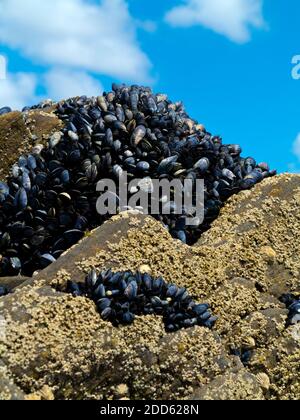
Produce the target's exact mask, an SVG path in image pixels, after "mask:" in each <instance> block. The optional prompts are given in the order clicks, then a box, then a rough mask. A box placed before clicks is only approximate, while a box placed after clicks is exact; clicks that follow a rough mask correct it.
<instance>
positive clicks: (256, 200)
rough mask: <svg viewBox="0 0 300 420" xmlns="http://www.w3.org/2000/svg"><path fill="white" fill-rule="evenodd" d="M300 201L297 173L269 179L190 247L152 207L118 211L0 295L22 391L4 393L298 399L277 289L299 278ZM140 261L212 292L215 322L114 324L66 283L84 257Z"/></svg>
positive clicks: (122, 264)
mask: <svg viewBox="0 0 300 420" xmlns="http://www.w3.org/2000/svg"><path fill="white" fill-rule="evenodd" d="M299 203H300V177H299V176H296V175H282V176H279V177H276V178H273V179H270V180H266V181H264V182H263V183H261V184H260V185H258V186H257V187H255V189H254V190H252V191H249V192H243V193H240V194H239V195H237V196H235V197H233V198H232V199H230V200H229V202H228V204H227V205H226V206H225V207H224V209H223V211H222V214H221V215H220V217H219V218H218V220H217V221H216V222H215V223H214V224H213V226H212V228H211V230H210V231H209V232H207V233H206V234H204V235H203V237H202V238H201V240H200V241H199V243H198V244H197V245H196V246H194V247H188V246H186V245H184V244H182V243H181V242H179V241H176V240H173V239H172V238H171V237H170V236H169V234H168V233H167V231H166V230H165V229H164V228H163V227H162V226H161V225H160V224H159V223H157V222H156V221H154V220H153V219H152V218H151V217H147V216H143V215H139V214H130V213H124V214H121V215H119V216H116V217H114V218H113V219H112V220H110V221H109V222H107V223H106V224H104V225H103V226H102V227H100V228H98V229H96V230H95V231H94V232H92V233H91V234H90V235H88V236H86V237H85V238H84V239H83V240H82V241H81V242H80V243H79V244H78V245H76V246H74V247H73V248H72V249H71V250H69V251H68V252H66V253H65V254H64V255H63V256H62V257H61V258H60V259H59V260H58V261H57V262H55V263H54V264H52V265H51V266H49V267H48V268H47V269H46V270H44V271H42V272H40V273H38V274H37V275H36V276H35V277H34V278H33V279H27V280H26V281H25V282H23V283H22V284H21V285H17V286H18V287H16V288H14V291H13V293H12V294H10V295H8V296H6V297H4V298H1V299H0V319H1V320H2V329H1V332H2V335H1V338H0V358H1V361H2V363H3V366H5V372H6V373H5V375H6V378H10V379H9V380H10V381H12V380H13V382H14V383H13V386H14V387H16V388H15V389H18V390H20V391H19V392H20V393H17V391H13V389H12V390H11V394H10V395H9V392H7V393H6V394H5V396H6V398H17V396H18V397H22V396H23V398H29V399H52V398H62V399H85V398H87V399H99V398H108V399H113V398H114V399H119V398H130V399H136V398H153V399H156V398H157V399H174V398H186V399H298V398H299V397H300V388H299V382H298V372H299V368H300V329H299V325H295V326H292V327H289V328H286V325H285V321H286V316H287V310H286V309H285V307H284V305H282V304H281V303H280V301H279V299H278V298H279V296H280V295H281V294H282V293H284V292H289V291H293V292H297V291H298V292H299V288H300V278H299V277H300V271H299V270H300V263H299V258H298V255H299V251H300V239H299V235H298V232H299V230H300V218H299V212H298V205H299ZM141 266H143V270H145V269H147V270H149V271H151V273H152V274H153V275H162V276H163V277H164V278H165V279H166V280H167V281H170V282H174V283H176V284H178V285H180V286H185V287H187V289H188V291H189V293H190V294H191V295H193V297H194V298H195V300H197V301H200V302H201V301H203V300H206V301H208V302H209V303H211V305H212V308H213V312H214V313H215V314H217V315H218V316H219V321H218V322H217V324H216V326H215V328H214V330H213V331H209V330H207V329H203V328H200V327H195V328H192V329H187V330H181V331H179V332H177V333H174V334H168V333H166V332H165V330H164V326H163V323H162V320H161V319H160V318H159V317H154V316H147V317H138V318H137V319H136V321H135V323H134V324H133V325H131V326H126V327H120V328H114V327H112V326H111V325H110V324H109V323H106V322H104V321H102V320H101V318H100V316H99V314H98V313H97V311H96V309H95V306H94V304H93V302H91V301H89V300H87V299H85V298H73V297H71V296H70V295H67V294H65V293H64V290H65V285H66V281H67V280H68V279H72V280H75V281H80V280H83V279H84V277H85V274H86V273H87V272H88V271H89V269H90V268H91V267H96V268H99V269H100V268H101V269H103V268H113V269H115V270H125V269H132V270H136V269H139V268H140V267H141ZM145 267H147V268H145ZM245 354H246V355H247V357H245ZM241 358H242V360H243V362H244V364H243V363H242V361H241ZM11 386H12V385H11ZM8 389H9V388H8ZM120 390H122V391H121V392H120ZM14 392H15V393H14Z"/></svg>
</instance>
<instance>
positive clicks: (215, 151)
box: [0, 85, 275, 276]
mask: <svg viewBox="0 0 300 420" xmlns="http://www.w3.org/2000/svg"><path fill="white" fill-rule="evenodd" d="M35 108H36V107H35ZM23 111H24V112H27V111H28V108H26V109H24V110H23ZM1 112H2V113H5V112H9V109H6V108H4V109H3V110H2V111H1ZM56 113H57V116H58V117H59V118H60V119H61V120H62V121H63V122H64V128H63V129H62V130H61V132H56V133H54V134H53V135H52V136H51V138H50V139H49V142H48V145H47V147H43V146H42V145H40V144H36V145H35V147H34V148H33V150H32V152H31V154H29V155H27V156H21V157H20V159H19V161H18V162H17V163H16V164H15V165H14V166H13V167H12V169H11V174H10V176H9V178H8V180H7V183H3V182H1V183H0V255H1V262H0V276H6V275H16V274H19V273H22V274H24V275H27V276H31V275H32V274H33V273H34V272H35V271H37V270H40V269H43V268H45V267H47V266H48V265H49V264H51V263H52V262H53V261H55V260H57V259H58V258H59V256H60V255H61V254H62V253H63V252H64V251H65V250H67V249H68V248H70V247H71V246H72V245H74V244H75V243H77V242H78V241H79V240H80V239H81V238H82V237H83V235H84V233H85V231H87V230H90V229H92V228H95V227H97V226H99V225H101V224H102V223H103V222H104V221H105V220H106V219H107V218H108V217H109V216H100V215H99V214H98V213H97V211H96V202H97V199H98V197H99V193H98V192H97V191H96V185H97V182H98V181H99V180H101V179H103V178H110V179H112V180H115V181H116V182H117V181H118V177H119V175H120V174H121V173H122V172H123V171H125V170H126V172H128V177H129V181H130V180H133V179H136V178H139V179H145V185H147V183H148V181H149V179H150V178H151V179H163V178H166V179H168V180H173V179H180V180H182V181H183V180H184V179H190V180H192V182H193V183H195V182H196V179H203V180H204V183H205V207H204V215H205V218H204V222H203V223H201V224H200V220H199V224H196V225H194V226H188V225H187V223H186V218H187V216H189V217H190V215H188V214H186V210H185V208H183V209H182V212H181V214H180V215H179V214H175V211H174V214H173V213H172V214H170V215H164V214H160V215H158V216H155V217H156V218H157V219H158V220H160V221H161V222H162V223H163V224H164V226H165V227H166V228H167V229H168V230H169V232H170V233H171V235H172V236H173V237H174V238H176V239H180V240H181V241H183V242H185V243H187V244H190V245H191V244H194V243H195V242H196V241H197V240H198V239H199V237H200V235H201V234H202V232H204V231H206V230H207V229H208V228H209V227H210V225H211V223H212V221H214V220H215V219H216V217H217V216H218V214H219V212H220V209H221V207H222V205H223V203H224V202H225V201H226V200H227V199H228V197H230V196H231V195H232V194H234V193H237V192H239V191H241V190H243V189H248V188H251V187H253V186H254V185H255V184H256V183H258V182H260V181H262V180H263V179H264V178H267V177H270V176H273V175H274V174H275V171H270V169H269V166H268V165H267V164H266V163H260V164H257V162H256V161H255V160H254V159H253V158H251V157H248V158H242V157H241V152H242V150H241V147H240V146H239V145H235V144H230V145H225V144H223V143H222V139H221V138H220V137H218V136H213V135H211V134H210V133H209V132H207V131H206V129H205V128H204V127H203V126H202V125H201V124H198V123H197V122H196V121H194V120H193V119H191V118H190V117H189V116H188V115H187V113H186V112H185V110H184V107H183V105H182V103H180V102H178V103H172V102H171V101H170V100H169V99H168V97H167V96H166V95H164V94H154V93H153V92H152V91H151V89H150V88H146V87H140V86H131V87H128V86H125V85H121V86H117V85H113V89H112V91H111V92H109V93H104V94H103V96H100V97H93V98H87V97H77V98H72V99H69V100H66V101H63V102H60V103H59V104H57V106H56ZM115 198H116V201H117V200H118V196H117V195H116V197H115ZM172 200H173V197H170V198H169V199H168V202H167V203H166V202H165V197H161V205H168V206H169V207H170V208H171V209H172V207H174V203H173V201H172ZM195 200H196V198H195V197H194V201H195ZM193 204H194V205H196V204H197V203H195V202H194V203H193ZM150 213H151V212H150Z"/></svg>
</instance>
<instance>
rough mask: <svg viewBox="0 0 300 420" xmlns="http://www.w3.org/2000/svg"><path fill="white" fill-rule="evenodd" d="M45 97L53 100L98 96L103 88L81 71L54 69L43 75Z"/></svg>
mask: <svg viewBox="0 0 300 420" xmlns="http://www.w3.org/2000/svg"><path fill="white" fill-rule="evenodd" d="M45 84H46V87H47V95H48V96H49V97H50V98H51V99H53V100H56V101H58V100H61V99H62V98H71V97H73V96H81V95H87V96H98V95H100V94H102V92H103V87H102V85H101V83H100V82H98V81H97V80H96V79H94V78H93V77H91V76H89V75H88V74H87V73H85V72H83V71H74V70H67V69H66V70H62V69H54V70H51V71H50V72H48V73H47V74H46V75H45Z"/></svg>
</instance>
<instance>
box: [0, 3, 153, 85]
mask: <svg viewBox="0 0 300 420" xmlns="http://www.w3.org/2000/svg"><path fill="white" fill-rule="evenodd" d="M136 28H137V23H136V22H135V20H134V19H133V18H132V17H131V15H130V13H129V10H128V6H127V3H126V1H125V0H102V1H100V0H99V4H93V3H91V2H90V1H88V0H51V1H45V0H26V1H24V0H1V2H0V42H1V43H3V44H5V45H7V46H9V47H10V48H13V49H18V50H20V52H21V53H22V54H23V55H24V56H25V57H27V58H29V59H32V60H35V62H37V63H38V64H41V63H42V64H47V65H51V66H57V67H59V66H62V67H64V68H66V67H69V68H72V69H77V70H83V71H91V72H95V73H99V74H106V75H109V76H112V77H116V78H120V79H126V80H131V81H136V82H142V81H148V80H149V72H150V69H151V63H150V61H149V59H148V57H147V56H146V55H145V54H144V53H143V51H142V50H141V48H140V46H139V44H138V42H137V37H136Z"/></svg>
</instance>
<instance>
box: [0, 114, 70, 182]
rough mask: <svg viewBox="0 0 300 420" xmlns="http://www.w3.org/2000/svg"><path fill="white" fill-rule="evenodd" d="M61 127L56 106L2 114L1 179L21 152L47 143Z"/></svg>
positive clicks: (0, 130) (0, 128)
mask: <svg viewBox="0 0 300 420" xmlns="http://www.w3.org/2000/svg"><path fill="white" fill-rule="evenodd" d="M61 127H62V122H61V120H59V119H58V118H57V117H56V115H55V114H54V107H48V108H45V109H44V110H32V111H27V112H24V113H21V112H10V113H8V114H5V115H2V116H0V179H1V180H4V179H5V177H6V176H7V175H8V172H9V169H10V167H11V165H13V164H14V163H15V162H16V161H18V158H19V156H20V154H22V153H29V152H30V151H31V149H32V147H33V146H35V144H45V143H46V140H47V139H48V137H49V136H50V135H51V134H52V133H53V132H54V131H57V130H59V129H60V128H61Z"/></svg>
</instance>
